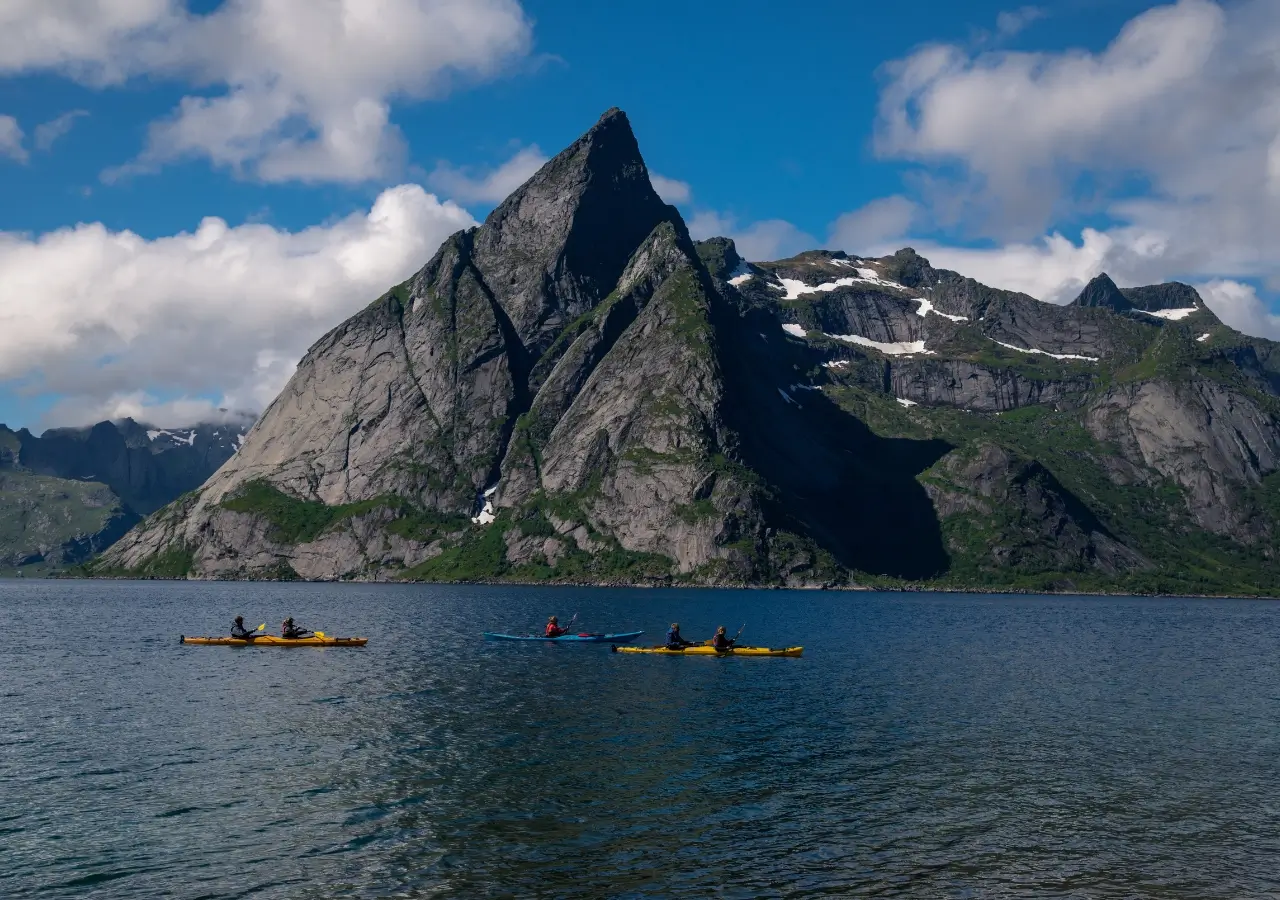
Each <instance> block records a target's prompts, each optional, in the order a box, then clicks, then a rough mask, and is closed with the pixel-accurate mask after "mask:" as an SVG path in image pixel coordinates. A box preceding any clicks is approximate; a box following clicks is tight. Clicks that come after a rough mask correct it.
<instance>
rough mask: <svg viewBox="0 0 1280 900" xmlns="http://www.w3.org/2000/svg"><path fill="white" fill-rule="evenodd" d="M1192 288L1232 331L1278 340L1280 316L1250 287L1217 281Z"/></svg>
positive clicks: (1221, 280)
mask: <svg viewBox="0 0 1280 900" xmlns="http://www.w3.org/2000/svg"><path fill="white" fill-rule="evenodd" d="M1195 287H1196V290H1197V291H1198V292H1199V293H1200V296H1201V298H1202V299H1203V300H1204V302H1205V303H1206V304H1207V305H1208V307H1209V308H1210V309H1212V310H1213V311H1214V313H1215V314H1216V315H1217V316H1218V318H1219V319H1221V320H1222V321H1223V322H1225V323H1226V324H1228V325H1230V326H1231V327H1232V328H1234V329H1236V330H1237V331H1242V332H1244V333H1245V334H1253V335H1257V336H1258V337H1264V338H1270V339H1271V340H1273V341H1280V316H1277V315H1276V314H1275V313H1273V312H1271V310H1270V309H1268V308H1267V305H1266V304H1265V303H1263V302H1262V300H1261V299H1260V298H1259V297H1258V291H1257V289H1255V288H1254V287H1253V285H1250V284H1242V283H1240V282H1238V281H1231V280H1229V279H1225V278H1219V279H1215V280H1213V281H1209V282H1205V283H1204V284H1197V285H1196V286H1195Z"/></svg>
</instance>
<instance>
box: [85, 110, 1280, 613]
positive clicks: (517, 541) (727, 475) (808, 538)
mask: <svg viewBox="0 0 1280 900" xmlns="http://www.w3.org/2000/svg"><path fill="white" fill-rule="evenodd" d="M1275 350H1276V345H1274V344H1272V343H1270V342H1267V341H1260V340H1258V339H1254V338H1247V337H1245V336H1243V335H1240V334H1238V333H1236V332H1234V331H1232V330H1231V329H1229V328H1227V327H1225V326H1224V325H1223V324H1222V323H1221V322H1219V321H1218V320H1217V319H1216V317H1214V316H1213V314H1212V313H1211V312H1210V311H1209V310H1208V309H1206V308H1205V306H1204V304H1203V302H1202V301H1201V300H1200V298H1199V297H1198V296H1197V295H1196V294H1195V292H1194V291H1193V290H1192V289H1191V288H1189V287H1187V286H1185V285H1178V284H1169V285H1157V286H1153V287H1145V288H1119V287H1117V286H1116V285H1115V284H1114V282H1112V281H1111V279H1109V278H1108V277H1106V276H1105V275H1101V276H1099V277H1098V278H1096V279H1094V280H1093V281H1092V282H1091V283H1090V284H1089V285H1088V286H1087V287H1086V288H1085V290H1084V291H1083V292H1082V294H1081V296H1080V297H1079V298H1077V300H1076V301H1075V302H1074V303H1072V304H1071V305H1069V306H1052V305H1049V304H1045V303H1042V302H1040V301H1038V300H1036V299H1034V298H1032V297H1029V296H1027V295H1025V294H1018V293H1014V292H1009V291H1002V290H998V289H994V288H990V287H987V286H985V285H982V284H979V283H978V282H976V281H973V280H972V279H969V278H965V277H964V276H963V275H961V274H958V273H955V272H949V271H946V270H936V269H934V268H933V267H932V266H931V265H930V263H929V261H928V260H927V259H925V258H924V257H922V256H920V255H919V254H917V253H916V252H915V251H914V250H911V249H910V248H907V249H904V250H902V251H899V252H898V253H896V254H894V255H893V256H889V257H884V258H877V259H871V258H858V257H853V256H849V255H848V254H846V253H843V252H830V251H811V252H808V253H803V254H800V255H799V256H796V257H794V258H791V259H786V260H778V261H773V262H756V263H748V262H746V261H744V260H743V259H742V258H741V257H740V256H739V254H738V252H737V250H736V248H735V247H734V245H733V242H732V241H729V240H727V239H724V238H717V239H713V240H710V241H704V242H701V243H696V244H695V243H694V242H692V241H691V240H690V238H689V235H688V233H687V231H686V229H685V226H684V223H683V221H682V220H681V219H680V216H679V214H678V213H677V212H676V211H675V210H674V209H673V208H671V207H668V206H666V205H664V204H663V203H662V202H661V200H660V199H659V198H658V197H657V195H656V194H655V193H654V191H653V189H652V187H651V186H650V184H649V179H648V173H647V170H646V169H645V166H644V162H643V160H642V158H641V156H640V153H639V149H638V147H637V145H636V141H635V138H634V136H633V135H632V133H631V129H630V126H629V125H628V123H627V120H626V117H625V116H624V115H623V114H622V113H620V112H618V111H617V110H611V111H610V112H608V113H606V114H605V116H604V117H602V119H601V120H600V122H599V123H597V125H596V126H595V127H594V128H592V129H591V130H590V131H589V132H587V133H586V134H585V135H584V136H583V137H582V138H580V139H579V140H578V141H576V142H574V144H572V145H571V146H570V147H569V148H567V149H566V150H565V151H564V152H562V153H561V154H559V155H558V156H557V157H556V158H555V159H553V160H551V161H550V162H549V163H547V165H546V166H544V167H543V169H542V170H540V171H539V172H538V173H537V174H535V175H534V176H533V178H531V179H530V180H529V181H528V182H527V183H526V184H525V185H523V186H522V187H521V188H520V189H519V190H517V191H516V192H515V193H514V194H513V195H512V196H511V197H509V198H508V199H507V200H506V201H505V202H504V203H503V204H502V205H500V206H499V207H498V208H497V209H495V210H494V211H493V213H492V214H491V215H490V216H489V218H488V219H487V220H486V221H485V223H484V224H483V225H482V226H480V227H479V228H477V229H472V230H469V231H466V232H460V233H458V234H456V235H454V236H453V237H452V238H450V239H449V240H448V241H446V242H445V244H444V245H443V246H442V247H441V248H440V250H439V251H438V252H437V253H436V255H435V257H434V258H433V259H432V260H430V261H429V262H428V263H427V265H426V266H424V267H423V269H422V270H421V271H420V272H418V273H417V274H416V275H415V276H414V277H413V278H411V279H410V280H409V281H407V282H405V283H404V284H402V285H399V286H398V287H396V288H394V289H392V290H391V291H389V292H388V293H387V294H386V295H384V296H383V297H381V298H379V299H378V300H377V301H375V302H374V303H373V304H371V305H370V306H369V307H368V308H366V309H365V310H364V311H363V312H361V313H359V314H357V315H356V316H354V317H352V318H351V319H350V320H348V321H347V322H345V323H343V324H342V325H340V326H338V327H337V328H335V329H334V330H333V331H332V332H330V333H329V334H328V335H326V336H325V337H324V338H322V339H321V340H320V341H318V342H317V343H316V344H315V346H313V347H312V348H311V350H310V351H308V353H307V355H306V357H305V358H304V359H303V360H302V362H301V364H300V365H299V367H298V370H297V373H296V374H295V376H294V378H293V379H292V381H291V382H290V384H289V385H288V387H286V389H285V390H284V392H282V394H281V395H280V397H279V398H277V399H276V401H275V402H274V403H273V404H272V405H271V407H270V408H269V409H268V410H267V412H266V413H264V415H263V416H262V418H261V419H260V420H259V422H258V424H257V425H256V426H255V427H254V429H253V431H252V432H251V433H250V434H249V435H248V437H247V439H246V441H245V445H244V448H243V449H242V450H241V451H240V452H239V453H238V454H237V455H236V456H235V457H234V459H232V460H231V461H230V462H228V463H227V464H226V465H225V466H223V467H222V468H221V469H220V470H219V471H218V472H217V474H216V475H215V476H214V477H213V478H211V479H210V480H209V481H208V482H206V483H205V484H204V485H203V486H202V487H201V488H200V489H199V490H198V491H197V492H195V493H193V494H191V495H188V496H186V497H184V498H183V499H182V500H181V501H179V502H178V503H175V504H173V505H171V506H169V507H166V508H164V509H162V510H161V511H159V512H158V513H156V514H155V515H154V516H152V517H151V518H150V519H148V520H147V521H146V522H145V523H143V524H142V525H140V526H139V527H137V528H135V529H134V531H133V532H131V533H130V535H128V536H127V537H126V538H125V539H124V540H123V541H121V542H120V543H119V544H118V545H117V546H115V547H114V548H112V549H111V550H110V551H108V553H107V554H106V555H105V556H104V558H103V559H102V560H101V561H100V562H99V563H97V564H96V566H97V571H99V572H104V573H106V572H115V573H132V574H166V575H174V576H190V577H236V578H240V577H261V578H293V577H303V578H320V579H338V578H360V579H398V578H421V579H445V580H457V579H519V580H535V581H540V580H562V581H590V582H602V581H605V582H607V581H615V580H622V581H627V582H642V583H670V582H689V583H701V584H707V583H710V584H742V583H755V584H783V585H793V586H801V585H851V584H901V583H903V581H904V580H906V581H912V582H917V583H920V582H923V583H929V584H936V585H944V586H957V587H961V586H1000V587H1019V588H1030V589H1047V588H1061V587H1072V588H1077V589H1085V588H1106V589H1121V590H1168V591H1181V592H1188V591H1190V592H1201V591H1229V592H1234V593H1257V592H1260V591H1269V592H1276V591H1280V584H1277V583H1276V582H1277V581H1280V577H1278V576H1276V575H1275V574H1274V573H1273V571H1272V566H1271V557H1272V553H1273V548H1274V545H1275V540H1276V535H1277V533H1280V532H1278V531H1277V529H1278V528H1280V493H1277V491H1280V483H1277V481H1276V480H1275V474H1274V473H1275V472H1276V469H1277V467H1278V466H1280V463H1277V459H1280V424H1278V423H1280V418H1277V417H1278V416H1280V389H1278V387H1280V354H1277V353H1276V352H1275ZM122 440H123V443H124V444H125V445H126V448H127V445H128V439H127V438H124V439H122ZM122 458H127V452H125V453H124V456H123V457H122Z"/></svg>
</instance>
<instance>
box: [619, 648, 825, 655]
mask: <svg viewBox="0 0 1280 900" xmlns="http://www.w3.org/2000/svg"><path fill="white" fill-rule="evenodd" d="M613 652H614V653H657V654H660V655H665V656H803V655H804V648H803V647H734V648H733V649H732V650H717V649H715V648H714V647H685V648H684V649H683V650H668V649H667V648H666V647H614V648H613Z"/></svg>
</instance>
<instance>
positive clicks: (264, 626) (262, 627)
mask: <svg viewBox="0 0 1280 900" xmlns="http://www.w3.org/2000/svg"><path fill="white" fill-rule="evenodd" d="M266 627H267V623H266V622H263V623H262V624H261V625H259V626H258V627H257V628H255V629H253V630H254V631H264V630H265V629H266Z"/></svg>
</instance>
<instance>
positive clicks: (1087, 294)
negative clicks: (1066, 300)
mask: <svg viewBox="0 0 1280 900" xmlns="http://www.w3.org/2000/svg"><path fill="white" fill-rule="evenodd" d="M1071 305H1072V306H1092V307H1106V308H1107V309H1114V310H1115V311H1116V312H1125V311H1126V310H1129V309H1132V308H1133V304H1131V303H1130V302H1129V300H1128V298H1127V297H1125V295H1124V294H1123V293H1121V291H1120V288H1118V287H1116V283H1115V282H1114V281H1112V280H1111V276H1109V275H1108V274H1107V273H1106V272H1103V273H1102V274H1101V275H1097V276H1095V277H1094V279H1093V280H1092V281H1090V282H1089V283H1088V284H1087V285H1085V288H1084V290H1083V291H1081V292H1080V296H1079V297H1076V299H1075V300H1073V301H1072V302H1071Z"/></svg>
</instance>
